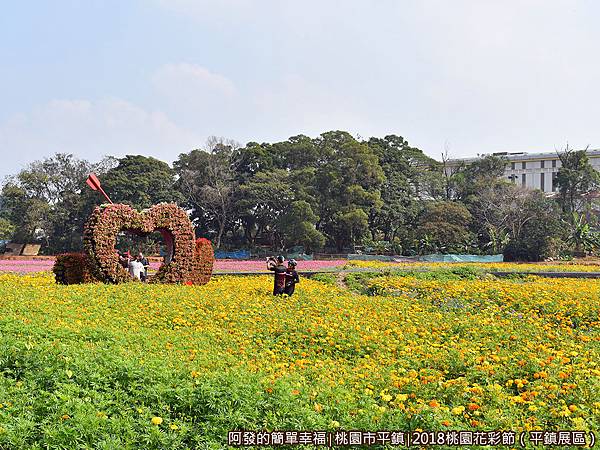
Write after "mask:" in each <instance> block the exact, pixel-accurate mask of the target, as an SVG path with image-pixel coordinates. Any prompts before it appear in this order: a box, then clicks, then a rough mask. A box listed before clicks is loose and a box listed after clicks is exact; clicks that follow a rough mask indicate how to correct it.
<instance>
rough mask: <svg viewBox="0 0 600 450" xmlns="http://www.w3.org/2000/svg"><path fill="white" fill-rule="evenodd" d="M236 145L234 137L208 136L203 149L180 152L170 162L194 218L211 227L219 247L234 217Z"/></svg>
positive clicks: (236, 182)
mask: <svg viewBox="0 0 600 450" xmlns="http://www.w3.org/2000/svg"><path fill="white" fill-rule="evenodd" d="M238 148H239V144H238V143H237V142H235V141H233V140H225V139H223V138H216V137H211V138H209V139H208V141H207V146H206V150H205V151H203V150H192V151H191V152H190V153H187V154H181V155H179V159H178V160H177V161H175V163H174V164H173V166H174V168H175V172H176V173H177V175H178V180H177V186H178V189H179V191H180V192H181V193H182V194H183V196H184V198H185V204H186V206H187V207H188V208H190V209H191V210H192V212H191V214H192V218H193V220H194V221H195V222H196V224H199V225H201V227H202V228H204V229H206V230H207V231H214V233H215V235H216V236H215V247H216V248H220V247H221V242H222V239H223V234H224V233H225V231H226V229H227V228H228V227H229V226H230V225H231V224H232V223H233V220H234V210H233V208H234V198H235V193H236V191H237V189H238V181H237V179H236V170H237V167H238V161H236V152H237V150H238Z"/></svg>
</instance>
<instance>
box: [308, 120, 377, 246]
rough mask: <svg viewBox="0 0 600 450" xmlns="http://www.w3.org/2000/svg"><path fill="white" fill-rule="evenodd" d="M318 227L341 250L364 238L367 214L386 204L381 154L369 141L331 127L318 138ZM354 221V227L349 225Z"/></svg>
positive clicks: (316, 177)
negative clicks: (367, 142)
mask: <svg viewBox="0 0 600 450" xmlns="http://www.w3.org/2000/svg"><path fill="white" fill-rule="evenodd" d="M314 145H315V147H316V150H317V151H316V155H318V159H317V162H316V172H315V186H316V195H317V204H318V208H319V210H318V216H319V222H318V224H317V229H318V230H319V231H321V232H323V233H324V234H325V235H326V236H327V237H328V238H329V240H330V242H331V243H333V244H335V246H336V247H337V248H338V250H339V251H341V250H342V248H343V247H344V246H347V245H351V246H353V245H355V244H356V243H357V241H358V240H359V239H360V237H361V236H362V235H364V234H365V233H363V231H364V229H365V226H364V221H363V219H364V218H366V220H367V226H366V229H367V230H368V218H369V215H370V214H371V213H372V212H373V211H374V210H377V209H379V208H381V206H382V204H383V203H382V201H381V194H380V187H381V184H382V183H383V182H384V180H385V177H384V174H383V170H382V169H381V166H380V164H379V158H378V157H377V155H376V154H375V153H374V152H373V150H372V149H371V148H370V147H369V146H368V145H367V144H366V143H361V142H358V141H357V140H356V139H354V138H353V137H352V136H351V135H350V134H348V133H346V132H343V131H330V132H327V133H323V134H321V136H319V137H318V138H317V139H315V140H314ZM349 224H351V227H352V228H351V229H350V230H348V229H347V228H346V227H347V226H348V225H349Z"/></svg>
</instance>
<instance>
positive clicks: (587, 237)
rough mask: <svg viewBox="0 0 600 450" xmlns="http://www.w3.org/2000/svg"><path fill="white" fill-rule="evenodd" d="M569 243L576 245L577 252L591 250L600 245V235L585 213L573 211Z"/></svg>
mask: <svg viewBox="0 0 600 450" xmlns="http://www.w3.org/2000/svg"><path fill="white" fill-rule="evenodd" d="M567 243H568V244H569V245H571V246H573V247H574V249H575V251H576V252H582V251H583V252H586V253H587V252H591V251H593V250H595V249H597V248H598V247H600V236H599V235H598V233H597V232H596V231H594V230H592V228H591V227H590V224H589V223H588V222H587V220H586V219H585V216H584V215H583V214H578V213H577V212H573V218H572V221H571V232H570V234H569V237H568V238H567Z"/></svg>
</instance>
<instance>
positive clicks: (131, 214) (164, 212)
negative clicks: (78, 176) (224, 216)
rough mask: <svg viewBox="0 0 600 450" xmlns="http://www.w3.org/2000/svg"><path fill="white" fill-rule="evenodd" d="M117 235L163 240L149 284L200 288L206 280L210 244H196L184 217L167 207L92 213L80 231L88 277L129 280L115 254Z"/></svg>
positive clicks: (111, 208) (104, 207)
mask: <svg viewBox="0 0 600 450" xmlns="http://www.w3.org/2000/svg"><path fill="white" fill-rule="evenodd" d="M121 231H129V232H131V233H135V234H140V235H145V234H148V233H152V232H154V231H158V232H160V233H161V235H162V236H163V239H164V241H165V244H166V246H167V256H166V258H165V263H164V264H163V265H162V266H161V267H160V269H159V270H158V272H157V273H156V275H154V276H152V277H151V278H150V280H149V281H150V282H162V283H193V284H204V283H206V282H208V280H210V274H211V273H212V262H213V254H212V247H211V246H210V242H209V241H207V240H205V239H202V240H198V242H196V241H195V240H194V230H193V228H192V224H191V222H190V219H189V217H188V215H187V214H186V212H185V211H184V210H182V209H181V208H179V207H178V206H177V205H175V204H171V203H161V204H158V205H154V206H152V207H151V208H149V209H147V210H145V211H142V212H141V213H140V212H137V211H135V210H134V209H133V208H131V207H130V206H128V205H123V204H111V205H102V206H99V207H96V208H95V209H94V211H93V212H92V215H91V216H90V218H89V219H88V221H87V222H86V224H85V227H84V233H83V246H84V249H85V252H86V254H87V257H88V260H89V262H90V266H91V269H92V273H93V275H94V276H95V277H96V278H98V279H99V280H101V281H105V282H110V283H120V282H123V281H129V280H131V277H130V275H129V273H128V272H127V270H125V268H123V266H121V264H120V263H119V256H118V254H117V252H116V250H115V244H116V239H117V234H118V233H119V232H121ZM207 244H208V245H207ZM208 247H210V249H209V248H208Z"/></svg>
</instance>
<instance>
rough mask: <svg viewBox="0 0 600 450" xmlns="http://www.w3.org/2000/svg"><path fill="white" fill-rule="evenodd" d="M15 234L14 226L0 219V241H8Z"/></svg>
mask: <svg viewBox="0 0 600 450" xmlns="http://www.w3.org/2000/svg"><path fill="white" fill-rule="evenodd" d="M14 232H15V226H14V225H13V224H12V223H11V222H10V221H9V220H7V219H4V218H2V217H0V239H2V240H10V239H11V238H12V235H13V233H14Z"/></svg>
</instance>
